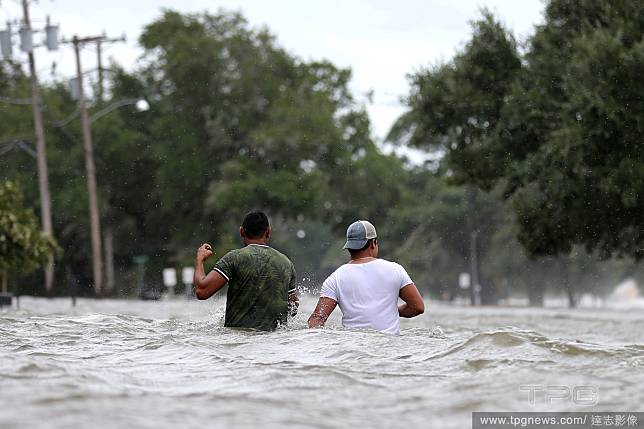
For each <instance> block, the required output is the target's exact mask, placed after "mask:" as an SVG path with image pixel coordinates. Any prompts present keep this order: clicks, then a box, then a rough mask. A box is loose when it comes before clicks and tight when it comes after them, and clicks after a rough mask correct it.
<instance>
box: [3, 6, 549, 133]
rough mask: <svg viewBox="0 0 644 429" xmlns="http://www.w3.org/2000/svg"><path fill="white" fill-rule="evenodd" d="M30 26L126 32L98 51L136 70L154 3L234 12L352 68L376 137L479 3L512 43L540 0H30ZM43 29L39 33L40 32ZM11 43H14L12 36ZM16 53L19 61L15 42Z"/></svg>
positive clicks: (286, 42) (537, 11)
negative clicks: (412, 81)
mask: <svg viewBox="0 0 644 429" xmlns="http://www.w3.org/2000/svg"><path fill="white" fill-rule="evenodd" d="M32 3H33V4H32V5H31V15H32V22H33V24H32V25H33V26H34V28H40V27H42V26H44V23H45V19H46V16H47V15H49V16H50V17H51V20H52V22H54V23H57V24H59V25H60V32H61V35H62V36H63V37H67V38H70V37H71V36H73V35H74V34H77V35H79V36H81V37H83V36H89V35H97V34H101V33H103V32H105V33H106V34H107V35H108V36H110V37H118V36H120V35H123V34H124V35H125V36H126V38H127V42H126V43H118V44H114V45H112V46H110V47H109V48H108V49H106V50H105V57H106V59H108V60H109V58H112V59H114V60H115V61H117V62H118V63H120V64H121V65H122V66H124V67H125V68H127V69H129V70H132V69H134V68H135V67H136V64H137V61H138V60H139V58H140V56H141V53H142V51H141V49H140V48H139V47H138V44H137V40H138V37H139V35H140V34H141V31H142V30H143V28H144V26H145V25H146V24H148V23H150V22H152V21H153V20H154V19H156V18H158V17H159V16H160V15H161V12H162V9H164V8H166V9H175V10H179V11H181V12H203V11H209V12H212V13H215V12H217V11H218V10H219V9H220V8H223V9H225V10H233V11H240V12H242V13H243V15H244V16H245V17H246V18H247V19H248V21H249V23H250V24H251V25H252V26H253V27H262V26H265V27H268V28H269V29H270V31H271V32H272V33H273V34H275V35H276V37H277V41H278V44H279V45H281V46H282V47H284V48H285V49H286V50H287V51H289V52H290V53H291V54H294V55H296V56H298V57H299V58H301V59H303V60H314V59H315V60H320V59H328V60H330V61H331V62H333V63H334V64H335V65H337V66H340V67H345V68H351V70H352V71H353V79H352V82H351V89H352V91H353V93H354V95H355V96H356V98H357V99H358V100H359V101H363V102H365V103H367V102H368V98H367V94H368V93H369V92H370V91H373V98H372V101H371V102H370V103H369V104H367V110H368V113H369V116H370V118H371V122H372V134H373V135H374V137H375V138H376V139H377V140H378V141H382V139H383V138H384V136H386V134H387V132H388V131H389V128H390V127H391V125H392V124H393V123H394V121H395V120H396V118H398V117H399V116H400V115H401V114H402V113H404V111H405V107H404V104H403V103H402V102H401V98H402V97H404V96H405V95H406V94H407V93H408V92H409V82H408V79H407V76H408V74H410V73H413V72H415V71H417V70H420V69H421V68H423V67H427V66H431V65H435V64H438V63H441V62H444V61H448V60H449V59H450V58H451V57H453V55H454V53H455V52H457V50H458V49H460V48H461V47H462V46H463V45H464V44H465V43H466V42H467V40H468V39H469V37H470V35H471V29H470V26H469V22H470V21H471V20H473V19H476V18H478V17H480V9H481V8H482V7H487V8H489V9H490V10H491V11H492V12H494V14H495V15H496V16H497V17H498V18H500V19H501V21H502V22H503V23H504V24H505V26H506V27H507V28H509V29H510V30H511V31H512V32H513V33H514V35H515V36H516V37H517V39H518V40H519V41H524V40H525V39H526V38H527V37H528V36H529V35H530V34H531V33H532V32H533V29H534V26H535V25H537V24H539V23H541V22H542V14H543V9H544V3H543V1H542V0H520V1H518V0H424V1H423V0H396V1H391V0H323V1H322V0H307V1H303V0H209V1H205V0H182V1H176V0H175V1H168V0H130V1H123V0H112V1H109V2H108V1H105V0H101V1H98V0H84V1H78V0H58V1H56V0H39V1H38V2H32ZM21 16H22V9H21V7H20V2H19V0H0V29H1V28H4V24H3V22H6V21H7V20H17V19H20V18H21ZM40 37H41V36H37V39H39V38H40ZM16 44H17V40H16ZM14 55H15V57H16V58H19V59H22V60H25V59H26V58H25V56H24V55H23V54H21V53H20V52H19V51H18V49H17V48H14ZM53 62H55V63H56V64H57V66H56V75H55V77H56V78H58V79H61V78H63V79H64V78H69V77H72V76H73V75H74V73H75V72H74V70H75V65H74V57H73V52H72V48H71V46H70V45H61V47H60V49H59V50H58V51H56V52H52V53H49V52H48V51H47V50H46V49H45V48H39V49H37V51H36V63H37V70H38V72H39V76H40V78H41V80H47V79H52V75H51V70H52V67H51V65H52V63H53ZM82 62H83V68H84V69H85V70H87V69H92V68H95V67H96V53H95V51H94V50H93V48H90V47H87V48H86V49H85V51H84V53H83V56H82Z"/></svg>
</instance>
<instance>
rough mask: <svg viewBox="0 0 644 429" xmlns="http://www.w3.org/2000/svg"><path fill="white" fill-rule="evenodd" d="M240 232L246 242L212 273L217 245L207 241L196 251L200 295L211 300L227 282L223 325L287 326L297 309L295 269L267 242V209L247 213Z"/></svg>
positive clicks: (242, 326) (255, 327)
mask: <svg viewBox="0 0 644 429" xmlns="http://www.w3.org/2000/svg"><path fill="white" fill-rule="evenodd" d="M239 234H240V235H241V237H242V239H243V241H244V245H245V246H244V247H242V248H241V249H236V250H231V251H230V252H228V253H226V254H225V255H224V256H223V258H221V259H220V260H219V261H217V263H216V264H215V268H214V269H213V270H212V271H210V272H209V273H208V275H206V274H205V272H204V267H203V263H204V261H205V260H206V259H208V258H209V257H210V256H211V255H212V253H213V251H212V247H211V246H210V245H209V244H207V243H206V244H203V245H202V246H201V247H200V248H199V249H198V250H197V260H196V262H195V276H194V285H195V292H196V294H197V298H199V299H208V298H210V297H211V296H212V295H214V294H215V293H216V292H217V291H218V290H219V289H221V288H222V287H224V285H225V284H226V283H228V294H227V295H226V319H225V322H224V326H228V327H235V328H253V329H260V330H263V331H272V330H274V329H275V328H277V327H278V326H280V325H286V319H287V315H290V316H295V314H296V313H297V308H298V305H299V301H298V297H297V290H296V287H295V279H296V275H295V267H294V266H293V263H292V262H291V261H290V260H289V259H288V258H287V257H286V256H284V255H283V254H281V253H280V252H278V251H277V250H275V249H273V248H272V247H269V246H268V240H269V238H270V236H271V228H270V226H269V224H268V218H267V217H266V215H265V214H264V213H262V212H252V213H249V214H248V215H246V218H245V219H244V222H243V224H242V226H241V227H240V228H239Z"/></svg>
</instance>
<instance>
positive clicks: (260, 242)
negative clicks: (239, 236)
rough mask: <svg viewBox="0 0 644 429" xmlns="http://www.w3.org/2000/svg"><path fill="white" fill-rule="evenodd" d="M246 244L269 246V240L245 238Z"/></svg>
mask: <svg viewBox="0 0 644 429" xmlns="http://www.w3.org/2000/svg"><path fill="white" fill-rule="evenodd" d="M244 244H245V245H247V246H249V245H251V244H255V245H258V246H268V241H267V240H264V239H248V238H247V239H246V240H244Z"/></svg>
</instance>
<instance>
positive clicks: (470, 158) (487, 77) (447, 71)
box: [388, 10, 521, 303]
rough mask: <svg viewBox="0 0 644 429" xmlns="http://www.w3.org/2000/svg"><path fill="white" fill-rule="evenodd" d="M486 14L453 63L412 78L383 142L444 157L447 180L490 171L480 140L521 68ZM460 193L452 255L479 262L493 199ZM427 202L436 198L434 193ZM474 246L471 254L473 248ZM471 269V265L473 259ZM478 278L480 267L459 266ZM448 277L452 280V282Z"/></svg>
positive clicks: (487, 290) (488, 295)
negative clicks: (400, 111) (487, 212)
mask: <svg viewBox="0 0 644 429" xmlns="http://www.w3.org/2000/svg"><path fill="white" fill-rule="evenodd" d="M482 13H483V17H482V18H481V19H480V20H478V21H476V22H473V23H472V28H473V35H472V38H471V40H470V41H469V42H468V43H467V44H466V46H465V47H464V49H463V50H462V51H461V52H459V53H458V54H457V55H456V56H455V57H454V59H453V60H452V61H450V62H448V63H445V64H441V65H438V66H436V67H433V68H431V69H428V70H422V71H420V72H419V73H416V74H414V75H413V76H411V85H412V90H411V95H410V96H409V97H408V99H407V104H408V107H409V111H408V112H407V113H405V114H404V115H403V116H402V117H401V118H400V119H399V120H398V121H396V123H395V124H394V126H393V127H392V130H391V132H390V133H389V135H388V140H390V141H392V142H394V143H397V144H409V145H412V146H415V147H419V148H422V149H424V150H427V151H430V152H435V153H438V154H441V155H442V160H441V169H440V171H441V172H442V173H443V174H444V175H445V176H446V177H449V180H450V182H451V183H455V184H463V183H469V182H471V181H472V180H473V178H475V177H476V178H478V177H481V176H482V174H481V171H486V170H488V169H490V168H491V167H490V165H492V164H493V163H494V159H492V158H491V157H490V156H489V152H488V150H487V148H486V146H485V140H486V139H487V138H488V137H489V135H490V133H491V132H492V131H493V130H494V129H495V127H496V125H497V123H498V121H499V120H500V117H501V110H502V108H503V106H504V101H505V97H506V95H507V94H508V92H509V91H510V89H511V86H512V83H513V82H514V80H515V77H516V75H517V74H518V73H519V71H520V69H521V61H520V57H519V54H518V51H517V46H516V42H515V40H514V38H513V37H512V35H511V34H509V33H508V31H507V30H505V28H504V27H503V26H502V25H501V23H500V22H498V21H497V20H495V19H494V17H493V16H492V14H491V13H489V12H488V11H486V10H484V11H483V12H482ZM448 192H451V193H456V194H459V196H458V201H459V204H460V205H459V206H458V207H459V215H460V216H461V217H462V220H461V222H454V220H453V219H452V220H449V221H447V222H448V223H449V224H450V226H452V227H453V226H456V225H459V231H460V234H456V235H453V236H451V237H450V239H457V240H458V241H459V244H458V246H460V247H461V249H460V250H459V251H458V252H457V254H459V255H460V256H461V257H462V258H465V261H468V260H471V259H470V258H475V257H476V259H474V261H477V260H480V256H481V255H480V252H481V246H483V243H485V242H487V241H488V240H489V238H490V235H489V234H490V233H491V232H493V230H494V228H495V227H496V225H495V224H494V222H490V219H486V218H483V217H481V216H480V214H481V213H482V212H484V211H485V210H482V208H483V207H484V206H485V205H483V206H481V202H483V201H486V200H487V204H490V201H489V200H490V197H489V196H487V195H484V194H482V193H480V192H478V191H477V190H476V189H475V188H474V187H472V186H470V187H468V188H466V189H455V190H452V191H448ZM432 197H435V196H433V195H432ZM470 249H471V250H470ZM475 265H476V262H475ZM464 268H465V267H463V268H462V270H465V271H472V272H473V274H476V272H477V271H478V269H477V268H476V267H474V268H473V269H469V268H468V269H464ZM455 279H456V274H453V280H452V282H455V281H456V280H455ZM479 280H480V283H481V286H482V287H483V291H482V296H483V302H484V303H490V302H494V300H495V299H496V294H495V293H494V292H493V291H494V288H493V287H492V285H489V284H486V283H487V282H486V281H483V279H479Z"/></svg>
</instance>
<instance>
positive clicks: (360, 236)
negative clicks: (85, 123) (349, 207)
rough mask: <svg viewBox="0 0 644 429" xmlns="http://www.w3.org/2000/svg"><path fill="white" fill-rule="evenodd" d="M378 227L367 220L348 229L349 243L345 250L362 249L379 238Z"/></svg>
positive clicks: (357, 222) (346, 244)
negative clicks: (370, 241) (373, 239)
mask: <svg viewBox="0 0 644 429" xmlns="http://www.w3.org/2000/svg"><path fill="white" fill-rule="evenodd" d="M377 237H378V235H377V234H376V227H375V226H373V225H372V224H371V222H369V221H366V220H357V221H355V222H353V223H352V224H351V225H349V228H347V242H346V243H345V244H344V247H343V249H351V250H358V249H362V248H363V247H364V246H365V244H367V241H369V240H371V239H372V238H377Z"/></svg>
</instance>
